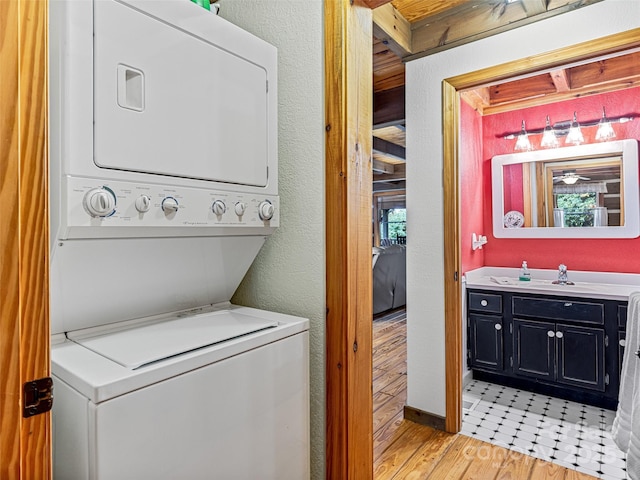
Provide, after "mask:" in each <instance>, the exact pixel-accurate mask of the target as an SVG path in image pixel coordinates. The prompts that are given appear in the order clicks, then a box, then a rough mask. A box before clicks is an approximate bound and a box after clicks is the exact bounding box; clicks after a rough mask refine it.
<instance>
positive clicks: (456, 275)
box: [453, 272, 458, 282]
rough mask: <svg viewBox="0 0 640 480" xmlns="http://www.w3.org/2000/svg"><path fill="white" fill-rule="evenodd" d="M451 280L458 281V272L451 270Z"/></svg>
mask: <svg viewBox="0 0 640 480" xmlns="http://www.w3.org/2000/svg"><path fill="white" fill-rule="evenodd" d="M453 281H454V282H457V281H458V272H453Z"/></svg>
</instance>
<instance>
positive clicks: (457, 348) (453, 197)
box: [442, 28, 640, 432]
mask: <svg viewBox="0 0 640 480" xmlns="http://www.w3.org/2000/svg"><path fill="white" fill-rule="evenodd" d="M638 47H640V28H636V29H633V30H628V31H626V32H621V33H617V34H613V35H609V36H606V37H602V38H599V39H595V40H590V41H587V42H583V43H579V44H577V45H573V46H570V47H566V48H562V49H558V50H554V51H551V52H547V53H541V54H539V55H535V56H533V57H528V58H523V59H520V60H515V61H513V62H509V63H505V64H502V65H496V66H493V67H489V68H485V69H482V70H478V71H476V72H471V73H467V74H464V75H458V76H455V77H452V78H447V79H445V80H444V81H443V86H442V91H443V102H442V118H443V135H444V145H443V162H444V165H443V166H444V214H445V217H444V218H455V221H454V222H447V224H446V225H445V226H444V245H445V251H444V265H445V276H444V283H445V375H446V421H445V423H446V430H447V431H449V432H457V431H459V430H460V427H461V406H460V404H461V401H462V383H461V376H462V317H461V286H460V282H458V281H457V276H458V274H459V273H460V267H461V266H460V236H459V229H460V218H459V201H460V193H459V189H458V184H459V174H458V169H459V167H458V165H459V162H458V148H459V136H458V131H459V115H460V93H461V92H462V91H464V90H468V89H473V88H477V87H481V86H484V85H487V84H490V83H497V82H500V81H505V80H508V79H509V78H513V77H518V76H526V75H531V74H534V73H536V72H540V71H542V70H553V69H556V68H558V67H562V66H564V65H567V64H571V63H578V62H582V61H587V60H590V59H594V58H597V57H601V56H604V55H612V54H615V53H618V52H623V51H625V50H629V49H632V48H638Z"/></svg>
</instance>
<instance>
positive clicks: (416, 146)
mask: <svg viewBox="0 0 640 480" xmlns="http://www.w3.org/2000/svg"><path fill="white" fill-rule="evenodd" d="M638 27H640V1H638V0H605V1H603V2H600V3H597V4H595V5H591V6H588V7H584V8H581V9H579V10H576V11H573V12H570V13H565V14H562V15H558V16H556V17H553V18H550V19H547V20H543V21H540V22H537V23H534V24H531V25H528V26H526V27H522V28H517V29H515V30H511V31H509V32H505V33H503V34H500V35H496V36H493V37H490V38H486V39H484V40H480V41H477V42H474V43H471V44H468V45H463V46H461V47H457V48H454V49H451V50H447V51H445V52H442V53H439V54H435V55H431V56H428V57H424V58H421V59H418V60H414V61H412V62H409V63H408V64H407V72H406V82H407V86H406V88H407V92H406V103H407V107H406V119H407V156H408V158H407V178H408V180H407V225H408V228H409V236H410V237H411V241H410V242H409V246H408V249H407V288H408V289H407V348H408V359H407V360H408V365H407V367H408V370H407V374H408V398H407V404H408V405H409V406H411V407H414V408H419V409H421V410H424V411H426V412H429V413H433V414H436V415H442V416H444V414H445V367H444V288H443V282H442V279H443V278H444V269H443V255H444V250H443V238H442V235H443V232H442V225H443V222H444V219H443V213H442V210H443V203H442V193H443V191H442V167H443V165H442V154H443V152H442V80H443V79H445V78H449V77H453V76H456V75H461V74H464V73H468V72H473V71H476V70H479V69H482V68H486V67H490V66H493V65H497V64H501V63H505V62H509V61H513V60H518V59H521V58H524V57H528V56H531V55H537V54H540V53H544V52H548V51H551V50H556V49H558V48H562V47H566V46H570V45H573V44H577V43H581V42H586V41H588V40H593V39H596V38H599V37H604V36H607V35H611V34H614V33H618V32H621V31H625V30H630V29H633V28H638Z"/></svg>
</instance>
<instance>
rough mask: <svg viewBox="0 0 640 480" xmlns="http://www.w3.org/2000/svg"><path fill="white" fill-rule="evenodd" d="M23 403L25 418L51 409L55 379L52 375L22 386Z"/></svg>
mask: <svg viewBox="0 0 640 480" xmlns="http://www.w3.org/2000/svg"><path fill="white" fill-rule="evenodd" d="M22 405H23V407H22V416H23V417H24V418H29V417H33V416H34V415H39V414H41V413H46V412H48V411H49V410H51V407H52V406H53V380H52V379H51V377H45V378H40V379H38V380H32V381H31V382H27V383H25V384H24V385H23V386H22Z"/></svg>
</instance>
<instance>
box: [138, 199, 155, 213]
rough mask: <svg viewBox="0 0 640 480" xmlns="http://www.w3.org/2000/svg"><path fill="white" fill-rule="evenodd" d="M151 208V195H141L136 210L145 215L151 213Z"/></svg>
mask: <svg viewBox="0 0 640 480" xmlns="http://www.w3.org/2000/svg"><path fill="white" fill-rule="evenodd" d="M149 208H151V198H149V195H140V196H139V197H138V198H136V210H138V211H139V212H140V213H145V212H148V211H149Z"/></svg>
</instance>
